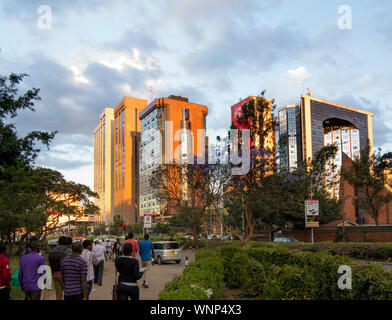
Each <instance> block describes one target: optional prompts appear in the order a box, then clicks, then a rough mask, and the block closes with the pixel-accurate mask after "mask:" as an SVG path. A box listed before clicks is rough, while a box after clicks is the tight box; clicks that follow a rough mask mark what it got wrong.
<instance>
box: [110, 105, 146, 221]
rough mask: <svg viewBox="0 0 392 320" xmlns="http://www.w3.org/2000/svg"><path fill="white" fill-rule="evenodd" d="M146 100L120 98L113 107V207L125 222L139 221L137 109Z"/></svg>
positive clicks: (140, 108)
mask: <svg viewBox="0 0 392 320" xmlns="http://www.w3.org/2000/svg"><path fill="white" fill-rule="evenodd" d="M146 106H147V100H143V99H137V98H132V97H124V99H123V100H122V101H121V102H120V103H119V104H118V105H117V107H116V108H115V109H114V126H113V128H114V144H113V146H114V151H113V164H114V168H113V196H114V203H113V211H112V217H111V218H112V219H113V217H114V216H116V215H118V216H120V217H121V218H123V220H124V221H125V223H126V224H135V223H137V222H139V219H138V217H139V147H140V135H141V133H140V132H141V123H140V120H139V113H140V112H141V111H142V110H143V109H144V108H145V107H146Z"/></svg>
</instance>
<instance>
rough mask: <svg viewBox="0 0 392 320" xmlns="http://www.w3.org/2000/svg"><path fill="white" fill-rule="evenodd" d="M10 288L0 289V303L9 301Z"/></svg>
mask: <svg viewBox="0 0 392 320" xmlns="http://www.w3.org/2000/svg"><path fill="white" fill-rule="evenodd" d="M10 291H11V289H10V288H3V289H0V301H5V300H9V299H10Z"/></svg>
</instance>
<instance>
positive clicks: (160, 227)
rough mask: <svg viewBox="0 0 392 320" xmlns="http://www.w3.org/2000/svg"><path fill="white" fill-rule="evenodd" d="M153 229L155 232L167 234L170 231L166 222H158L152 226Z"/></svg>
mask: <svg viewBox="0 0 392 320" xmlns="http://www.w3.org/2000/svg"><path fill="white" fill-rule="evenodd" d="M154 231H155V232H156V233H163V234H168V233H169V232H170V225H169V224H168V223H163V222H158V223H157V224H156V225H155V227H154Z"/></svg>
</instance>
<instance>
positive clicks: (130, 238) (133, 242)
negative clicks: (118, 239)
mask: <svg viewBox="0 0 392 320" xmlns="http://www.w3.org/2000/svg"><path fill="white" fill-rule="evenodd" d="M126 243H130V244H131V245H132V257H134V258H136V253H137V252H138V251H139V245H138V243H137V241H136V240H135V239H133V233H132V232H130V233H128V237H127V239H126V240H125V241H124V243H123V249H124V245H125V244H126Z"/></svg>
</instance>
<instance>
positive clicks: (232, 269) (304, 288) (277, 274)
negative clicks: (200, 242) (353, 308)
mask: <svg viewBox="0 0 392 320" xmlns="http://www.w3.org/2000/svg"><path fill="white" fill-rule="evenodd" d="M320 248H321V247H319V246H313V247H307V248H306V249H307V250H296V249H289V248H287V246H283V245H272V246H260V247H258V248H244V247H240V246H226V247H219V248H216V249H212V248H203V249H199V250H198V251H197V253H196V262H194V263H192V264H191V265H190V266H189V267H188V268H186V269H185V270H184V272H183V275H182V276H181V277H179V278H176V279H174V280H173V281H172V282H171V283H169V284H167V285H166V287H165V290H164V291H162V292H161V295H160V299H219V298H220V297H222V294H223V292H224V288H225V287H229V288H241V289H242V292H243V294H245V295H246V296H248V297H255V296H259V297H261V298H263V299H272V300H282V299H295V300H308V299H314V300H346V299H354V300H363V299H366V300H380V299H392V274H391V273H389V272H386V271H384V270H383V269H382V267H381V266H379V265H358V264H356V263H355V262H354V261H353V259H352V258H350V257H346V256H343V255H340V254H335V255H333V254H330V253H329V250H324V249H323V250H319V249H320ZM302 249H303V248H302ZM341 265H347V266H350V267H351V269H352V289H351V290H341V289H339V287H338V280H339V278H340V277H341V276H342V274H339V273H338V269H339V266H341ZM208 288H210V289H212V292H213V294H211V295H210V296H208V295H207V294H206V291H205V290H206V289H208Z"/></svg>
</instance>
